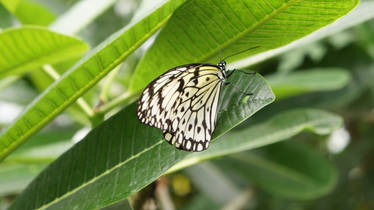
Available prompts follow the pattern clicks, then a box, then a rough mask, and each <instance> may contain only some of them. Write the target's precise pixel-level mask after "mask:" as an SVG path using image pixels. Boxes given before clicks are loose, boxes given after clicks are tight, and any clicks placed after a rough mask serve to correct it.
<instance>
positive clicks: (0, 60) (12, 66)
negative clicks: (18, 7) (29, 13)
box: [0, 26, 88, 79]
mask: <svg viewBox="0 0 374 210" xmlns="http://www.w3.org/2000/svg"><path fill="white" fill-rule="evenodd" d="M87 49H88V46H87V44H85V43H84V42H82V41H81V40H79V39H76V38H73V37H69V36H66V35H62V34H58V33H55V32H52V31H50V30H48V29H46V28H42V27H33V26H23V27H19V28H13V29H8V30H5V31H3V32H1V33H0V52H1V54H0V79H1V78H3V77H6V76H9V75H15V74H21V73H24V72H26V71H30V70H33V69H36V68H38V67H40V66H42V65H44V64H46V63H49V64H54V63H58V62H61V61H64V60H69V59H72V58H76V57H79V56H81V55H82V54H83V53H84V52H86V50H87Z"/></svg>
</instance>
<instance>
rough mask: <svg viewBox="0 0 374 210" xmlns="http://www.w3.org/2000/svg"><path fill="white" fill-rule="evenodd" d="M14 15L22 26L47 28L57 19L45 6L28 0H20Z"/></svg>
mask: <svg viewBox="0 0 374 210" xmlns="http://www.w3.org/2000/svg"><path fill="white" fill-rule="evenodd" d="M13 14H14V16H16V17H17V19H18V20H19V21H20V22H21V23H22V24H33V25H41V26H47V25H49V24H50V23H52V22H53V20H54V19H55V15H54V14H53V13H52V12H50V11H49V10H48V9H47V8H45V7H44V6H43V5H41V4H39V3H36V2H32V1H28V0H20V2H19V4H18V6H17V8H16V10H15V11H14V12H13ZM35 14H38V15H35ZM63 34H65V33H63Z"/></svg>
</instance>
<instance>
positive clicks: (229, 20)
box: [130, 0, 359, 92]
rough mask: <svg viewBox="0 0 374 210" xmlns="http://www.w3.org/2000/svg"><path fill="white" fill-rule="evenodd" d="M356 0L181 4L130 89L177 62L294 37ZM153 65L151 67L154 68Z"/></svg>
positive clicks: (344, 10) (331, 18)
mask: <svg viewBox="0 0 374 210" xmlns="http://www.w3.org/2000/svg"><path fill="white" fill-rule="evenodd" d="M358 2H359V1H358V0H349V1H340V0H332V1H326V2H321V1H310V0H299V1H296V0H261V1H259V0H244V1H243V0H231V1H225V0H215V1H213V0H201V1H189V2H186V4H184V5H183V6H182V7H181V8H179V9H178V12H176V13H175V15H174V16H173V17H172V19H171V20H170V21H169V22H168V24H167V25H166V26H165V28H164V29H163V30H162V31H161V33H160V34H159V36H158V37H157V39H156V41H155V43H154V45H153V46H152V47H151V48H150V49H149V50H148V51H147V53H146V54H145V56H144V58H143V59H142V60H141V62H140V64H139V66H138V67H137V69H136V72H135V74H134V76H133V79H132V83H131V85H130V88H131V90H132V91H133V92H136V91H139V90H141V89H142V88H143V87H144V86H145V85H146V84H148V83H149V82H150V81H151V80H152V79H153V78H155V77H156V76H158V75H160V74H161V73H162V72H164V71H166V70H168V69H170V68H172V67H174V66H178V65H181V64H185V63H194V62H211V63H217V62H218V61H219V59H223V58H225V57H226V56H228V55H233V54H237V53H239V52H242V51H243V50H246V49H249V48H252V47H256V49H252V50H249V51H247V52H243V53H239V54H238V55H236V56H234V57H230V58H229V59H228V60H229V61H233V60H236V59H239V58H243V57H246V56H249V55H253V54H256V53H259V52H263V51H267V50H270V49H274V48H277V47H280V46H282V45H285V44H288V43H290V42H292V41H294V40H296V39H299V38H301V37H303V36H305V35H307V34H309V33H311V32H313V31H315V30H317V29H319V28H321V27H323V26H325V25H327V24H329V23H332V22H333V21H335V20H336V19H338V18H339V17H341V16H343V15H345V14H347V13H348V12H349V11H350V10H352V9H353V8H354V7H355V6H356V5H357V4H358ZM155 67H157V68H155Z"/></svg>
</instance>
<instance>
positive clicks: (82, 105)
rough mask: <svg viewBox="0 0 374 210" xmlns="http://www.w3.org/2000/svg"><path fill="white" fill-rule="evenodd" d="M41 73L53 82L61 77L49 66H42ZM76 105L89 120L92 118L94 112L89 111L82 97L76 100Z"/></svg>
mask: <svg viewBox="0 0 374 210" xmlns="http://www.w3.org/2000/svg"><path fill="white" fill-rule="evenodd" d="M43 71H44V72H45V73H47V74H48V75H49V76H50V77H51V78H53V79H54V80H58V79H59V78H60V77H61V75H60V74H59V73H58V72H57V71H56V70H55V69H54V68H53V67H52V66H51V65H49V64H46V65H43ZM76 103H77V104H78V106H79V107H80V108H81V109H82V110H83V111H84V113H85V114H86V115H87V116H88V117H89V118H92V117H93V116H94V112H93V110H92V109H91V107H90V105H89V104H88V103H87V102H86V101H85V100H84V99H83V98H82V97H81V98H78V100H77V102H76Z"/></svg>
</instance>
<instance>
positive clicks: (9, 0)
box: [0, 0, 20, 12]
mask: <svg viewBox="0 0 374 210" xmlns="http://www.w3.org/2000/svg"><path fill="white" fill-rule="evenodd" d="M19 2H20V0H0V3H2V4H3V5H4V6H5V8H6V9H7V10H8V11H10V12H14V11H15V10H16V8H17V6H18V3H19Z"/></svg>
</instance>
